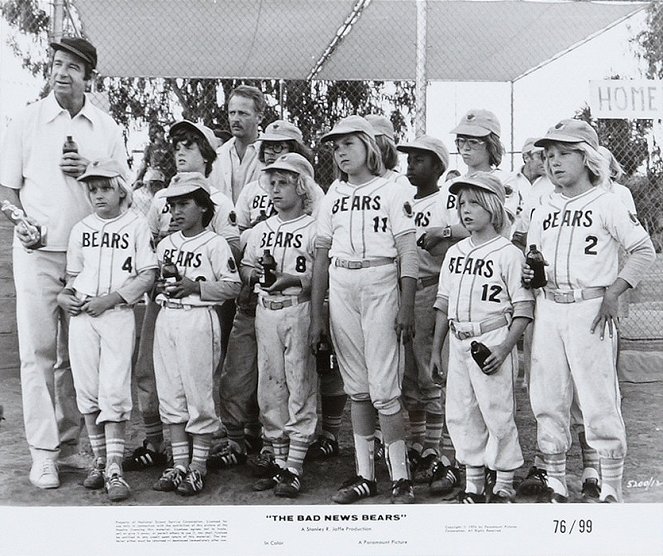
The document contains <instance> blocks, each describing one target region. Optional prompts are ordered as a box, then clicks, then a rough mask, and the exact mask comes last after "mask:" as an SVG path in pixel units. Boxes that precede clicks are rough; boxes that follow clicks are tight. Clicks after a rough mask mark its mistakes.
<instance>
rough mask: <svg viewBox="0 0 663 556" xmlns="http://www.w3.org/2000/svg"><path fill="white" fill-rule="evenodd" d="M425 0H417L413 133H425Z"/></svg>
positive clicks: (426, 84) (426, 82) (426, 81)
mask: <svg viewBox="0 0 663 556" xmlns="http://www.w3.org/2000/svg"><path fill="white" fill-rule="evenodd" d="M426 4H427V2H426V0H417V68H416V91H417V92H416V112H415V119H414V131H415V135H416V136H419V135H422V134H424V133H426V89H427V86H428V79H427V75H426V57H427V44H426V31H427V21H426V19H427V18H426V12H427V6H426Z"/></svg>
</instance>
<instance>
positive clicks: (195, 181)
mask: <svg viewBox="0 0 663 556" xmlns="http://www.w3.org/2000/svg"><path fill="white" fill-rule="evenodd" d="M196 189H202V190H203V191H205V192H206V193H207V194H208V195H209V192H210V189H209V184H208V183H207V178H206V177H205V176H203V175H202V174H201V173H200V172H179V173H178V174H175V175H174V176H173V177H172V179H171V180H170V183H169V184H168V187H166V189H164V190H163V191H164V194H163V196H164V197H165V198H166V199H168V198H170V197H179V196H180V195H187V194H188V193H193V192H194V191H195V190H196Z"/></svg>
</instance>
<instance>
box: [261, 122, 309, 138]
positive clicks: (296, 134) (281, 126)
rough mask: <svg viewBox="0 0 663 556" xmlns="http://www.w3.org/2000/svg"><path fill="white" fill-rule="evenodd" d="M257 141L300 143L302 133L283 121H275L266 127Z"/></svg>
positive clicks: (294, 126)
mask: <svg viewBox="0 0 663 556" xmlns="http://www.w3.org/2000/svg"><path fill="white" fill-rule="evenodd" d="M258 140H259V141H297V143H302V142H303V139H302V132H301V131H300V130H299V128H298V127H297V126H296V125H294V124H291V123H290V122H286V121H285V120H276V121H275V122H272V123H271V124H269V125H268V126H267V128H266V129H265V132H264V133H263V134H262V135H261V136H260V137H259V139H258Z"/></svg>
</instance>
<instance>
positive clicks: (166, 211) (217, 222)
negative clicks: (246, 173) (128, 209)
mask: <svg viewBox="0 0 663 556" xmlns="http://www.w3.org/2000/svg"><path fill="white" fill-rule="evenodd" d="M166 191H167V188H166V189H161V190H160V191H157V192H156V193H155V194H154V199H152V204H151V205H150V210H149V212H148V214H147V222H148V223H149V225H150V231H151V232H152V234H154V235H155V236H158V237H162V236H165V235H167V234H168V227H169V226H170V218H171V216H170V206H169V205H168V203H167V202H166V199H165V198H164V195H165V194H166ZM210 197H211V199H212V202H213V203H214V205H215V207H214V218H212V221H211V222H210V223H209V225H208V226H207V229H208V230H211V231H213V232H215V233H217V234H219V235H220V236H221V237H223V238H225V239H226V241H229V242H232V241H239V229H238V228H237V216H236V215H235V207H234V206H233V203H232V201H231V200H230V199H229V198H228V197H226V196H225V195H224V194H223V193H221V192H220V191H217V190H212V194H211V195H210Z"/></svg>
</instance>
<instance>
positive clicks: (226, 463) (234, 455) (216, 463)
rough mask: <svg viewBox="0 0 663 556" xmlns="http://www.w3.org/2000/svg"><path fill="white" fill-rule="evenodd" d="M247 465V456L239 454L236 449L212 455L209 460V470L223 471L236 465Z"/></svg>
mask: <svg viewBox="0 0 663 556" xmlns="http://www.w3.org/2000/svg"><path fill="white" fill-rule="evenodd" d="M245 463H246V454H245V453H243V452H238V451H237V450H235V449H234V448H228V450H226V451H224V452H218V453H216V454H210V455H209V456H208V458H207V468H208V469H223V468H225V467H233V466H235V465H243V464H245Z"/></svg>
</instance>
